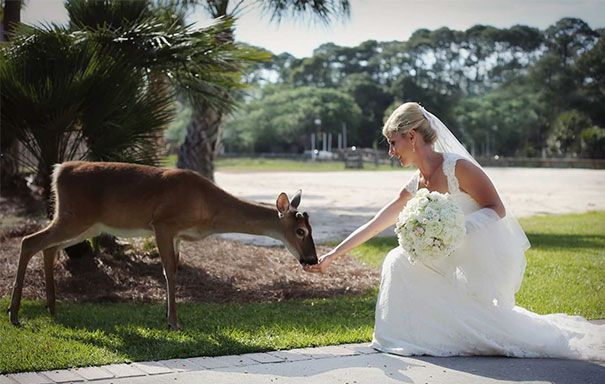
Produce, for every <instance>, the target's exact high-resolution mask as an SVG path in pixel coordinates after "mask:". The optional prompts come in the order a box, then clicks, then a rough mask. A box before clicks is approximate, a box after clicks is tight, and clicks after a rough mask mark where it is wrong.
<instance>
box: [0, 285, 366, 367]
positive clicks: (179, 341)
mask: <svg viewBox="0 0 605 384" xmlns="http://www.w3.org/2000/svg"><path fill="white" fill-rule="evenodd" d="M374 297H375V292H369V293H368V294H366V295H364V296H361V297H344V298H339V299H316V300H304V301H286V302H281V303H270V304H208V303H182V304H179V307H178V309H179V316H180V322H181V325H182V326H183V330H182V331H179V332H171V331H168V330H167V329H166V320H165V318H164V306H163V305H161V304H141V303H138V304H135V303H117V304H116V303H106V304H75V303H61V304H60V305H59V306H58V311H59V312H58V315H57V318H56V319H55V321H53V320H51V318H50V316H49V315H47V313H46V311H45V309H44V306H43V303H42V302H39V301H35V302H32V301H27V300H26V301H24V302H23V305H22V308H21V312H20V314H21V318H22V323H23V326H22V327H21V328H17V327H14V326H12V325H10V323H9V322H8V320H7V316H2V317H3V318H2V320H1V321H0V340H1V342H0V372H2V373H6V372H18V371H30V370H46V369H58V368H66V367H73V366H86V365H101V364H110V363H116V362H124V361H141V360H158V359H170V358H177V357H179V358H182V357H190V356H204V355H206V356H212V355H226V354H237V353H246V352H253V351H264V350H275V349H290V348H296V347H304V346H319V345H330V344H340V343H351V342H363V341H366V340H368V339H369V338H370V337H371V335H372V321H371V319H373V313H374ZM0 306H1V308H6V307H7V306H8V299H7V298H4V299H2V300H0Z"/></svg>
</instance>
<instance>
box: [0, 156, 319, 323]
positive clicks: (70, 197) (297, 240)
mask: <svg viewBox="0 0 605 384" xmlns="http://www.w3.org/2000/svg"><path fill="white" fill-rule="evenodd" d="M52 191H53V196H54V198H55V214H54V216H53V220H52V222H51V223H50V224H49V226H48V227H46V228H44V229H43V230H41V231H39V232H37V233H34V234H32V235H29V236H25V237H24V238H23V240H22V242H21V254H20V256H19V266H18V268H17V276H16V277H15V283H14V286H13V294H12V298H11V304H10V307H9V317H10V321H11V322H12V323H13V324H15V325H18V324H19V306H20V303H21V291H22V289H23V279H24V276H25V270H26V269H27V264H28V262H29V261H30V260H31V258H32V256H34V255H35V254H36V253H37V252H39V251H42V252H43V254H44V274H45V277H46V301H47V305H48V309H49V311H50V313H51V315H53V316H54V314H55V283H54V277H53V264H54V261H55V257H56V256H57V252H58V251H59V250H61V249H64V248H66V247H68V246H70V245H73V244H76V243H79V242H81V241H83V240H84V239H87V238H90V237H94V236H97V235H98V234H100V233H108V234H111V235H114V236H118V237H139V236H147V235H155V239H156V244H157V247H158V250H159V253H160V258H161V261H162V267H163V269H164V275H165V277H166V286H167V317H168V326H169V327H170V328H172V329H178V321H177V311H176V303H175V280H176V270H177V266H178V263H179V249H178V244H179V241H180V240H185V241H195V240H200V239H202V238H204V237H206V236H208V235H210V234H213V233H223V232H239V233H248V234H256V235H266V236H270V237H273V238H275V239H278V240H280V241H282V242H283V243H284V244H285V245H286V247H287V248H288V250H289V251H290V252H291V253H292V254H293V255H294V256H295V257H296V258H297V259H298V261H299V262H300V263H301V264H302V265H305V264H316V263H317V254H316V251H315V244H314V242H313V237H312V236H311V225H310V224H309V216H308V215H307V213H303V212H299V211H297V208H298V205H299V203H300V198H301V191H300V190H299V191H298V192H297V194H296V195H295V196H294V198H292V201H289V200H288V196H287V195H286V194H285V193H283V192H282V193H280V194H279V196H278V197H277V201H276V207H272V206H269V205H266V206H265V205H261V204H258V203H252V202H247V201H244V200H240V199H238V198H237V197H234V196H233V195H231V194H229V193H227V192H226V191H224V190H222V189H221V188H219V187H217V186H216V185H215V184H213V183H212V182H211V181H209V180H208V179H206V178H204V177H202V176H201V175H199V174H198V173H195V172H193V171H189V170H183V169H167V168H156V167H150V166H144V165H136V164H125V163H95V162H83V161H76V162H67V163H63V164H58V165H56V166H55V170H54V172H53V178H52Z"/></svg>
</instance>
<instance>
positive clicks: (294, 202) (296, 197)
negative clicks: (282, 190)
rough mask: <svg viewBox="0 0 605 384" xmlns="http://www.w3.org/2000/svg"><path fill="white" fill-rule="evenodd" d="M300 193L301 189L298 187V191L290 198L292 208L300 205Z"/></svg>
mask: <svg viewBox="0 0 605 384" xmlns="http://www.w3.org/2000/svg"><path fill="white" fill-rule="evenodd" d="M301 195H302V189H299V190H298V191H296V194H295V195H294V197H293V198H292V201H291V202H290V205H291V206H292V207H294V208H298V206H299V205H300V196H301Z"/></svg>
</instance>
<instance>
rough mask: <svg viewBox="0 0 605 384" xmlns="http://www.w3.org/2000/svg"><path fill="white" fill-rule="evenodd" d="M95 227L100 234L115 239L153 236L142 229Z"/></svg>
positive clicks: (101, 225) (148, 230) (147, 230)
mask: <svg viewBox="0 0 605 384" xmlns="http://www.w3.org/2000/svg"><path fill="white" fill-rule="evenodd" d="M95 227H97V228H98V231H99V232H101V233H107V234H109V235H112V236H115V237H147V236H153V231H152V230H150V229H144V228H115V227H108V226H106V225H103V224H97V225H95Z"/></svg>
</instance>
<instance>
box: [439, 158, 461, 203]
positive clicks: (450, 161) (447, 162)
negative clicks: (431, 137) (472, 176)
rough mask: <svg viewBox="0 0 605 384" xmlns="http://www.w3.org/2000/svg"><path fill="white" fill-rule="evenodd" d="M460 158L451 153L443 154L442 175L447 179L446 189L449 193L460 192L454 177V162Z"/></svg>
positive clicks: (456, 179)
mask: <svg viewBox="0 0 605 384" xmlns="http://www.w3.org/2000/svg"><path fill="white" fill-rule="evenodd" d="M458 159H460V157H458V156H456V155H455V154H452V153H444V154H443V174H444V175H445V177H446V178H447V188H448V189H449V191H450V193H456V192H460V185H459V184H458V178H457V177H456V162H457V161H458Z"/></svg>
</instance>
